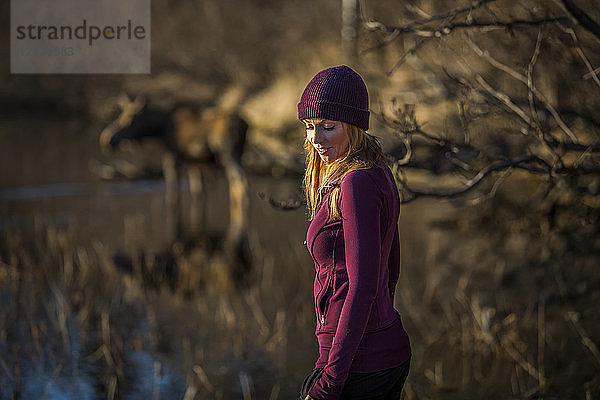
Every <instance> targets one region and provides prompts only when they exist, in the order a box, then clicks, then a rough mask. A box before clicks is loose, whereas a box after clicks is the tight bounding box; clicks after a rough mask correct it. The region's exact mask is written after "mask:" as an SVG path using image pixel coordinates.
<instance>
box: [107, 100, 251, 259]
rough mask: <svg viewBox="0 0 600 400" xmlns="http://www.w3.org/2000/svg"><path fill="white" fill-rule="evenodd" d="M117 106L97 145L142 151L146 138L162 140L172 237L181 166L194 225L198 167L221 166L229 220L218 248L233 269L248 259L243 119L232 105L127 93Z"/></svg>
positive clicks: (178, 226) (178, 233) (176, 228)
mask: <svg viewBox="0 0 600 400" xmlns="http://www.w3.org/2000/svg"><path fill="white" fill-rule="evenodd" d="M119 107H120V114H119V116H118V117H117V118H116V119H115V120H114V121H113V122H112V123H110V124H109V125H108V126H107V127H106V128H105V129H104V130H103V131H102V132H101V134H100V146H101V149H102V150H103V152H105V154H110V153H112V152H114V151H115V150H117V149H122V148H125V149H129V150H131V149H135V150H134V151H143V144H144V143H145V142H147V141H154V142H159V143H161V145H162V146H163V148H164V150H165V151H164V152H163V153H162V154H163V155H162V171H163V176H164V179H165V184H166V204H167V216H168V224H169V225H170V228H169V229H170V230H171V232H172V234H173V236H174V237H175V238H181V237H183V236H184V235H183V232H182V231H183V228H182V216H181V209H182V207H181V204H182V201H181V195H180V193H179V192H180V190H179V181H180V177H181V175H182V171H184V170H186V171H187V172H188V176H189V188H190V195H191V202H190V203H191V205H190V220H191V221H192V223H193V224H196V225H197V224H199V223H200V222H199V220H201V219H202V218H201V217H200V216H201V214H202V213H203V208H204V207H202V204H200V202H201V200H200V199H201V196H202V192H203V179H202V170H203V169H204V168H205V167H206V166H207V165H217V166H220V167H222V169H223V170H224V172H225V175H226V178H227V181H228V187H229V225H228V230H227V233H226V235H225V238H224V240H223V241H222V242H223V249H222V250H223V254H225V255H226V258H227V259H228V260H229V261H230V264H232V267H236V268H237V265H235V264H236V263H239V262H240V260H245V259H247V254H246V253H247V236H246V232H247V212H248V196H247V192H248V185H247V180H246V176H245V173H244V169H243V168H242V162H241V159H242V154H243V151H244V145H245V142H246V132H247V129H248V124H247V123H246V122H245V121H244V119H243V118H242V117H241V116H240V115H239V114H238V113H237V112H236V111H234V110H233V109H232V108H231V107H212V108H203V107H201V106H199V105H197V104H192V103H181V104H176V105H175V106H173V107H171V108H169V109H161V108H157V107H152V106H151V105H149V104H148V103H147V102H146V100H145V99H143V98H142V97H136V98H135V99H133V100H131V99H130V98H129V97H128V96H126V95H124V96H122V97H121V98H120V100H119ZM192 230H194V229H192Z"/></svg>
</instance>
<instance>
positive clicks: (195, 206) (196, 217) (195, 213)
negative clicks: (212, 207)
mask: <svg viewBox="0 0 600 400" xmlns="http://www.w3.org/2000/svg"><path fill="white" fill-rule="evenodd" d="M188 179H189V182H190V196H191V201H190V231H191V232H192V233H199V232H202V231H203V229H204V209H205V207H204V203H203V201H202V200H203V199H202V196H203V191H204V182H203V176H202V169H201V168H200V166H198V165H189V166H188Z"/></svg>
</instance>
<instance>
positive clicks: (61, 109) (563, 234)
mask: <svg viewBox="0 0 600 400" xmlns="http://www.w3.org/2000/svg"><path fill="white" fill-rule="evenodd" d="M0 7H2V15H3V18H4V19H3V21H4V22H5V23H4V25H5V26H9V25H10V24H9V20H10V18H9V16H10V8H9V4H8V2H3V3H2V5H0ZM599 23H600V8H599V7H598V4H597V3H596V2H593V1H592V2H590V1H584V0H556V1H542V0H539V1H537V0H521V1H518V0H478V1H466V0H465V1H445V0H410V1H405V2H396V1H387V0H380V1H371V0H360V1H348V0H344V1H341V0H338V1H324V0H306V1H303V2H297V1H292V0H279V1H267V0H263V1H234V0H222V1H216V0H196V1H182V0H153V1H152V25H151V34H152V40H151V45H152V54H151V62H152V73H151V74H148V75H119V74H111V75H76V74H72V75H59V74H52V75H43V74H22V75H19V74H10V67H9V62H8V61H9V54H10V52H9V43H10V40H9V39H10V36H9V35H10V33H9V31H8V30H7V29H4V30H2V32H0V35H2V39H1V40H2V43H3V45H2V48H1V51H2V55H3V57H2V59H3V60H4V62H2V63H1V69H2V70H1V72H0V73H1V74H2V81H1V82H2V83H1V84H0V103H1V105H2V106H1V107H0V399H41V398H45V399H65V398H69V399H70V398H77V399H96V398H108V399H150V398H151V399H186V400H191V399H240V398H241V399H244V400H247V399H292V398H295V396H297V392H298V388H299V385H300V384H301V382H302V380H303V378H304V376H305V375H306V374H307V373H308V372H309V371H310V370H311V369H312V366H313V362H314V360H315V359H316V356H317V347H316V340H315V339H314V327H315V316H314V310H313V308H314V307H313V304H312V279H313V276H314V267H313V263H312V260H311V258H310V256H309V255H308V253H307V251H306V248H305V246H304V245H303V241H304V237H305V233H306V228H307V226H308V216H307V213H306V210H305V207H304V206H303V205H302V192H301V190H302V171H303V163H304V156H303V150H302V145H303V135H304V132H303V130H302V126H301V124H300V123H299V122H298V121H297V120H296V104H297V101H298V98H299V96H300V94H301V91H302V90H303V88H304V86H305V85H306V83H307V82H308V80H309V79H310V78H311V77H312V76H313V75H314V74H315V73H316V72H317V71H319V70H321V69H323V68H326V67H328V66H332V65H339V64H348V65H351V66H352V67H353V68H355V69H356V70H357V71H358V72H359V73H360V74H361V75H362V76H363V77H364V79H365V81H366V82H367V85H368V87H369V95H370V100H371V115H372V117H371V128H370V130H369V131H370V132H371V133H372V134H374V135H376V136H378V137H379V138H380V140H381V142H382V145H383V147H384V149H385V151H386V152H387V154H388V155H389V160H388V161H389V164H390V166H391V167H392V170H393V171H394V173H395V174H396V178H397V184H398V187H399V190H400V193H401V198H402V201H403V203H404V204H403V206H402V212H401V217H400V228H401V246H402V273H401V277H400V282H399V284H398V287H397V291H396V307H397V308H398V310H399V311H400V312H401V314H402V317H403V322H404V324H405V327H406V329H407V331H408V333H409V335H410V337H411V341H412V346H413V352H414V354H413V361H412V366H411V373H410V376H409V378H408V381H407V384H406V387H405V392H404V394H403V396H404V398H406V399H454V398H460V399H487V398H491V399H542V398H546V399H571V398H573V399H575V398H577V399H593V398H598V397H600V350H599V349H598V346H599V345H600V323H599V322H598V321H600V318H599V317H600V315H599V314H600V312H599V308H598V306H597V304H598V302H599V301H600V272H599V270H598V265H599V261H600V235H599V230H600V228H599V215H600V162H599V161H600V157H599V152H600V138H599V134H600V117H598V115H597V114H598V113H597V110H598V109H599V106H600V96H599V94H600V77H599V75H600V25H599ZM204 110H209V111H208V112H205V111H204ZM142 113H148V114H144V118H149V119H146V120H145V121H154V122H155V121H156V120H159V121H168V122H169V123H171V124H172V126H173V127H174V128H173V129H172V130H171V131H170V132H171V133H172V132H173V131H174V132H179V133H181V134H182V135H183V134H184V133H186V132H187V133H188V134H189V135H191V136H192V137H194V135H198V137H199V139H193V140H190V141H189V142H186V141H185V140H183V139H182V137H183V136H181V137H180V136H177V135H175V136H174V137H172V136H169V137H168V138H167V139H165V137H160V136H159V135H158V134H156V132H155V131H154V130H153V129H154V128H148V125H143V126H144V128H143V129H142V130H137V131H136V132H137V134H136V135H134V136H132V137H130V138H129V139H130V140H124V141H122V143H116V140H112V141H111V140H110V139H111V138H113V137H116V136H114V135H115V134H116V133H117V132H119V131H120V129H122V128H126V127H129V126H134V125H135V121H136V119H135V116H136V115H140V114H142ZM148 115H150V117H148ZM214 115H219V116H221V115H222V116H223V117H222V118H221V117H214ZM238 117H241V119H242V120H243V121H245V122H246V123H247V125H248V128H247V131H244V129H242V128H240V127H239V126H241V125H236V124H235V123H234V122H232V121H237V119H236V118H238ZM153 118H154V119H153ZM154 122H153V123H154ZM117 125H118V126H117ZM150 125H152V124H150ZM161 126H163V125H161ZM224 127H225V128H224ZM235 127H237V128H235ZM149 131H152V132H153V136H154V138H141V137H140V136H141V134H142V133H144V134H147V133H146V132H149ZM103 132H105V133H104V134H103ZM244 132H245V133H246V135H245V141H244V140H242V139H243V138H244V135H243V133H244ZM101 134H103V135H104V138H105V140H104V142H103V144H101V140H100V138H101ZM236 135H237V136H236ZM240 135H241V136H240ZM230 137H234V139H235V138H237V139H239V140H237V142H236V141H235V140H234V139H228V138H230ZM207 138H208V139H207ZM240 138H241V139H240ZM240 140H241V143H242V144H243V146H242V147H240ZM186 143H187V144H186ZM236 143H237V144H236ZM194 146H200V148H204V147H208V148H214V149H220V150H219V151H217V154H216V157H214V159H213V161H216V162H211V163H198V162H197V160H196V158H195V156H194V154H193V150H192V149H195V148H196V147H194ZM194 151H195V150H194ZM238 151H239V152H241V157H237V156H236V152H238ZM238 155H239V154H238ZM231 156H233V158H234V159H235V158H236V157H237V158H239V160H240V164H241V170H240V169H239V168H237V165H238V163H236V162H231V161H227V160H229V158H230V157H231ZM199 176H201V178H199Z"/></svg>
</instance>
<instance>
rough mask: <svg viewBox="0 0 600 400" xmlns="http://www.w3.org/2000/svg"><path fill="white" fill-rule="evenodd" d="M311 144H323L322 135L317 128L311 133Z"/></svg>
mask: <svg viewBox="0 0 600 400" xmlns="http://www.w3.org/2000/svg"><path fill="white" fill-rule="evenodd" d="M312 142H313V143H315V144H319V143H322V142H323V134H322V132H321V129H319V128H318V127H316V128H315V129H314V130H313V132H312Z"/></svg>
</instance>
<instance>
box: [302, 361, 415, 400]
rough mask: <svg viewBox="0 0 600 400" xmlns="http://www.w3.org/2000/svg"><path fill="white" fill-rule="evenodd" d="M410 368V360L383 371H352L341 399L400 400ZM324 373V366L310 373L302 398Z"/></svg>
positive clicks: (303, 385)
mask: <svg viewBox="0 0 600 400" xmlns="http://www.w3.org/2000/svg"><path fill="white" fill-rule="evenodd" d="M409 368H410V360H408V361H406V362H405V363H404V364H402V365H400V366H398V367H394V368H390V369H386V370H383V371H377V372H368V373H350V374H349V375H348V379H347V380H346V383H345V384H344V390H343V391H342V395H341V396H340V400H363V399H369V400H399V399H400V396H401V394H402V388H403V387H404V382H405V381H406V377H407V376H408V370H409ZM322 374H323V368H317V369H315V370H314V371H312V372H311V373H310V374H308V376H307V377H306V378H305V379H304V383H302V389H300V400H304V399H305V398H306V395H307V394H308V391H309V390H310V388H311V387H312V385H313V384H314V383H315V381H316V380H317V379H319V378H320V377H321V375H322Z"/></svg>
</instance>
